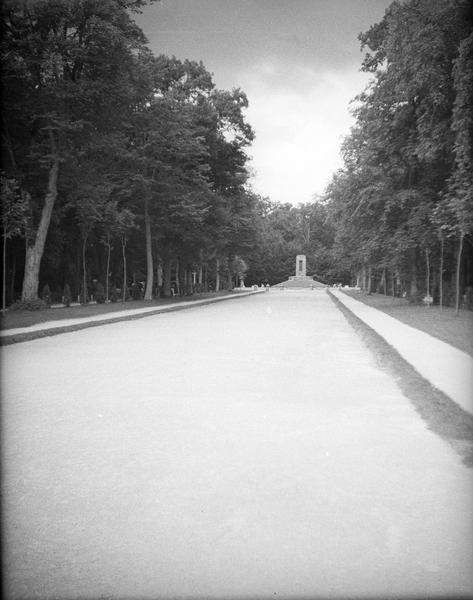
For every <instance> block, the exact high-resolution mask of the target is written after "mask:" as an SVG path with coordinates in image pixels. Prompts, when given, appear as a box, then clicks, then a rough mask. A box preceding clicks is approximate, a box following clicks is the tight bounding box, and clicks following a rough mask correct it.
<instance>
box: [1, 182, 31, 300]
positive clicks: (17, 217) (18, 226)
mask: <svg viewBox="0 0 473 600" xmlns="http://www.w3.org/2000/svg"><path fill="white" fill-rule="evenodd" d="M1 190H2V191H1V197H2V213H1V215H2V235H3V281H2V310H5V307H6V274H7V260H6V259H7V240H9V239H11V238H12V237H15V236H22V237H25V235H26V227H27V221H28V216H29V204H28V196H27V194H26V193H25V192H24V191H22V190H20V187H19V184H18V182H17V181H16V179H8V178H7V177H4V176H3V175H2V176H1Z"/></svg>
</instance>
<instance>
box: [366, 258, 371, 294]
mask: <svg viewBox="0 0 473 600" xmlns="http://www.w3.org/2000/svg"><path fill="white" fill-rule="evenodd" d="M367 288H368V289H367V293H368V295H370V294H371V264H369V265H368V286H367Z"/></svg>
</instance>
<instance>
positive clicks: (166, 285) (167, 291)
mask: <svg viewBox="0 0 473 600" xmlns="http://www.w3.org/2000/svg"><path fill="white" fill-rule="evenodd" d="M171 269H172V264H171V259H170V258H167V259H166V260H165V262H164V281H163V295H164V297H165V298H169V297H170V296H171Z"/></svg>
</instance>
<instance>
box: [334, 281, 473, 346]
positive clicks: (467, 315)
mask: <svg viewBox="0 0 473 600" xmlns="http://www.w3.org/2000/svg"><path fill="white" fill-rule="evenodd" d="M341 291H342V292H343V293H344V294H347V296H351V297H352V298H354V299H355V300H359V301H360V302H363V303H364V304H367V305H368V306H372V307H373V308H377V309H378V310H381V311H383V312H384V313H386V314H388V315H390V316H391V317H394V318H395V319H398V320H399V321H401V322H402V323H405V324H406V325H410V326H411V327H415V328H416V329H420V330H421V331H424V332H425V333H428V334H430V335H432V336H434V337H436V338H438V339H439V340H442V341H443V342H447V343H448V344H451V345H452V346H455V348H458V349H459V350H463V352H467V353H468V354H470V355H472V356H473V311H471V310H460V312H459V314H458V315H456V314H455V309H453V308H450V307H444V308H442V310H440V308H439V307H438V306H431V307H427V306H418V305H413V304H409V302H408V301H407V300H406V299H404V298H392V297H391V296H384V295H383V294H370V295H368V294H366V293H365V292H362V291H360V290H346V289H342V290H341Z"/></svg>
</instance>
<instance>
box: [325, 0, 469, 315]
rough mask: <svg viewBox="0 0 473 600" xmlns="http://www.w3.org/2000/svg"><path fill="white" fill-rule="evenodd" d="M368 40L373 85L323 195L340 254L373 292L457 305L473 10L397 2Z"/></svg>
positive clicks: (465, 226)
mask: <svg viewBox="0 0 473 600" xmlns="http://www.w3.org/2000/svg"><path fill="white" fill-rule="evenodd" d="M360 40H361V43H362V47H363V48H365V49H366V50H367V54H366V56H365V59H364V61H363V66H362V68H363V70H364V71H367V72H369V73H372V74H373V78H372V81H371V84H370V85H369V86H368V88H367V89H366V90H365V91H364V92H363V93H362V94H361V95H360V96H359V97H358V98H357V103H356V106H355V109H354V113H355V116H356V126H355V127H354V128H353V129H352V132H351V134H350V135H349V136H348V137H347V139H346V141H345V143H344V146H343V159H344V168H343V169H342V170H340V171H339V172H338V173H337V174H336V175H335V176H334V178H333V180H332V182H331V184H330V186H329V188H328V190H327V199H328V201H329V210H330V213H331V215H332V222H334V223H336V224H337V226H336V237H335V244H334V247H333V258H334V260H336V261H338V262H339V264H340V265H341V266H343V267H344V269H345V270H346V272H347V273H352V281H357V282H358V284H359V285H361V286H362V287H364V288H365V289H367V291H371V289H374V287H376V288H377V289H378V290H379V289H381V290H382V291H384V292H385V293H386V292H388V293H392V294H399V293H406V294H407V295H408V296H409V297H410V298H412V299H418V298H419V296H424V297H425V296H430V297H434V298H435V300H436V301H438V302H439V303H440V304H441V305H442V304H443V303H445V302H446V301H452V299H453V298H452V297H453V296H454V302H455V304H456V306H457V309H458V306H459V303H460V301H461V298H462V296H463V295H464V294H467V295H468V296H469V302H470V303H471V292H472V287H473V280H472V272H473V270H472V268H471V267H472V259H473V254H472V234H473V17H472V10H471V5H470V3H469V2H468V1H464V0H436V1H434V2H432V1H431V0H409V1H407V2H399V1H396V2H393V3H392V4H391V6H390V7H389V9H388V10H387V12H386V14H385V17H384V18H383V20H382V21H381V22H380V23H378V24H376V25H374V26H373V27H371V29H370V30H369V31H368V32H366V33H364V34H361V35H360Z"/></svg>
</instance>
